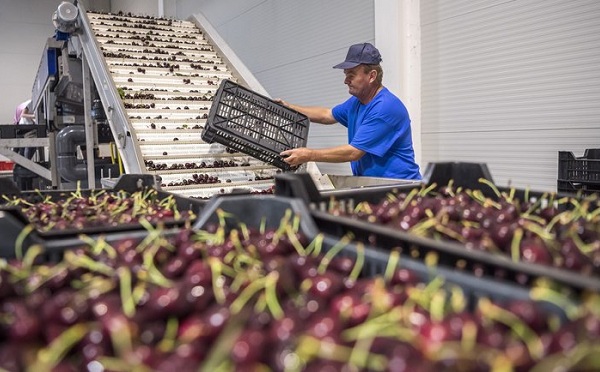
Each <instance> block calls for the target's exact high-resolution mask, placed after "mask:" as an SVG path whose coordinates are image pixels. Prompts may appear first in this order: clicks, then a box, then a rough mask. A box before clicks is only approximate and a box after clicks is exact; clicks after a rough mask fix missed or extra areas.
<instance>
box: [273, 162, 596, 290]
mask: <svg viewBox="0 0 600 372" xmlns="http://www.w3.org/2000/svg"><path fill="white" fill-rule="evenodd" d="M436 166H438V167H439V166H440V165H439V164H438V165H436ZM441 173H444V172H441ZM437 181H438V182H439V184H440V185H445V184H447V183H448V181H449V180H444V179H442V178H438V179H437ZM463 181H464V180H463ZM455 185H456V186H462V187H468V188H473V189H480V190H483V193H484V194H487V196H489V197H493V196H494V195H495V193H493V192H492V189H491V188H490V187H489V186H487V185H485V184H481V183H479V185H480V186H478V185H477V184H470V182H467V183H466V184H463V183H462V182H455ZM420 187H421V186H420V185H419V186H414V185H412V186H411V185H408V186H405V187H402V186H399V187H387V188H378V189H357V190H344V191H343V192H340V193H335V194H331V193H329V194H326V193H320V192H319V191H318V190H317V189H316V187H315V185H314V183H313V181H312V178H311V177H310V176H309V175H308V174H303V173H297V174H285V175H278V176H276V182H275V193H276V194H277V195H282V194H285V195H287V196H291V197H298V198H301V199H302V200H304V201H305V202H306V203H307V205H308V206H309V207H310V209H311V215H312V217H313V219H314V220H315V222H316V223H317V226H318V228H319V230H320V231H322V232H324V233H326V234H328V235H330V236H332V237H338V238H339V237H340V236H343V235H344V234H347V233H352V234H353V235H354V236H355V237H356V239H357V240H359V241H362V242H364V243H365V244H370V245H371V246H373V247H376V248H379V249H383V250H390V249H396V248H398V249H402V250H403V251H404V252H405V253H406V254H407V255H410V256H412V257H415V258H417V259H419V260H424V259H425V258H426V256H427V255H428V254H430V253H431V254H435V255H436V256H437V260H438V262H439V263H440V266H444V267H448V268H452V269H454V270H463V271H470V272H477V273H479V275H480V276H482V277H483V276H485V277H491V278H496V279H497V280H505V281H510V282H513V283H519V284H521V285H531V284H533V283H534V282H535V281H537V280H538V279H541V278H549V279H552V280H554V281H555V282H557V283H561V284H564V285H566V286H568V287H570V288H574V289H576V290H577V291H584V290H588V289H589V290H593V291H597V292H598V291H600V277H599V276H586V275H582V274H580V273H577V272H571V271H567V270H564V269H559V268H555V267H551V266H543V265H538V264H530V263H524V262H514V261H512V260H511V259H510V257H508V256H504V255H499V254H494V253H490V252H483V251H474V250H468V249H466V247H465V246H464V245H462V244H460V243H457V242H451V241H438V240H435V239H432V238H426V237H419V236H415V235H412V234H409V233H407V232H403V231H398V230H396V229H394V228H392V227H390V226H385V225H379V224H373V223H369V222H367V221H365V220H360V219H355V218H351V217H349V216H335V215H332V214H330V213H328V212H326V210H327V209H328V207H329V206H330V205H335V206H336V208H338V209H340V210H341V211H351V210H353V209H354V208H355V206H356V205H357V204H358V203H360V202H364V201H367V202H370V203H377V202H379V201H381V200H384V198H386V197H387V196H388V195H389V193H390V192H392V193H393V192H396V191H402V192H409V191H410V190H411V189H413V188H420ZM498 189H499V191H500V192H506V193H510V191H511V190H509V189H507V188H498ZM514 195H515V197H516V198H518V199H520V200H531V201H534V200H536V199H539V198H541V197H543V196H544V193H541V192H531V191H528V190H515V191H514ZM562 196H565V195H561V194H558V195H557V197H562ZM332 203H334V204H332Z"/></svg>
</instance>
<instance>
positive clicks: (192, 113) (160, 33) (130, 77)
mask: <svg viewBox="0 0 600 372" xmlns="http://www.w3.org/2000/svg"><path fill="white" fill-rule="evenodd" d="M86 14H87V18H88V20H89V23H90V26H91V29H92V31H93V33H94V35H95V40H96V43H97V44H98V46H99V48H100V50H101V52H102V54H103V56H104V61H105V63H106V66H107V67H108V70H109V72H110V75H111V77H112V80H113V83H114V84H115V87H116V88H117V89H118V90H119V91H120V93H121V96H122V102H123V106H124V107H125V111H126V115H127V119H128V121H129V126H130V128H132V129H133V131H134V132H135V135H134V137H135V138H137V141H138V142H137V145H138V147H139V150H138V151H140V152H141V154H140V157H141V158H142V159H143V161H144V165H145V167H146V169H145V171H146V172H148V173H151V174H155V175H157V176H160V179H161V183H162V188H163V189H164V190H166V191H170V192H175V193H179V194H183V195H185V196H192V197H209V196H212V195H214V194H217V193H223V192H229V191H231V190H232V189H235V188H245V189H250V190H252V191H255V192H264V190H266V189H269V188H271V187H272V186H273V176H274V174H276V173H278V172H280V170H279V169H277V168H275V167H272V166H270V165H268V164H265V163H263V162H261V161H259V160H256V159H253V158H251V157H249V156H248V155H244V154H241V153H231V150H229V149H227V148H225V147H224V146H222V145H219V144H207V143H204V142H203V141H202V139H201V136H200V134H201V132H202V129H203V127H204V125H205V123H206V119H207V118H208V112H209V109H210V107H211V104H212V99H213V94H214V93H215V92H216V90H217V89H218V86H219V84H220V82H221V80H222V79H230V80H233V81H236V78H235V76H233V74H232V73H231V72H230V71H231V69H230V68H229V67H228V66H227V64H226V63H225V62H224V59H223V58H222V57H221V56H219V54H218V53H217V52H216V51H215V50H214V48H213V47H212V46H211V45H210V43H209V42H208V41H207V39H205V38H204V36H203V34H202V32H201V30H199V29H198V28H197V27H196V26H195V25H194V24H193V23H192V22H188V21H179V20H169V19H162V18H148V17H136V16H130V15H127V16H122V15H115V14H101V13H93V12H87V13H86ZM209 180H210V181H209Z"/></svg>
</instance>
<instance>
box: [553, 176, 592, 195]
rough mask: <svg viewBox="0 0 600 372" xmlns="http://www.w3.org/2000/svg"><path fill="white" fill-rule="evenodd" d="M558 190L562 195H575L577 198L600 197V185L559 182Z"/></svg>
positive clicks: (557, 182) (557, 184) (557, 183)
mask: <svg viewBox="0 0 600 372" xmlns="http://www.w3.org/2000/svg"><path fill="white" fill-rule="evenodd" d="M556 190H557V191H558V192H560V193H566V194H573V195H575V196H577V195H579V196H590V195H593V194H599V195H600V183H598V184H595V183H586V182H573V181H568V180H557V181H556Z"/></svg>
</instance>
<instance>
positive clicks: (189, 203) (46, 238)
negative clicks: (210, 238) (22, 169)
mask: <svg viewBox="0 0 600 372" xmlns="http://www.w3.org/2000/svg"><path fill="white" fill-rule="evenodd" d="M0 186H2V185H0ZM6 186H7V187H3V188H2V190H0V231H1V234H2V240H1V241H0V257H2V258H12V257H15V249H16V248H17V245H20V246H21V247H20V248H19V249H22V250H23V251H25V250H26V249H27V248H28V247H29V246H31V245H33V244H42V245H45V246H47V247H54V246H56V247H69V246H76V245H78V244H80V243H81V240H80V239H79V235H80V234H86V235H90V236H98V235H101V234H103V235H105V234H114V233H119V232H123V231H135V230H145V228H144V227H143V225H141V224H140V223H138V222H131V223H128V224H119V225H117V226H90V227H86V228H84V229H76V228H66V229H64V230H49V231H41V230H37V229H34V230H32V231H31V232H30V233H29V234H27V235H26V236H24V238H25V240H24V241H23V242H22V243H18V242H19V239H20V238H19V236H20V234H21V231H23V230H24V229H25V228H26V226H28V225H29V224H30V221H29V220H28V219H27V217H26V216H25V215H24V214H23V213H22V212H21V210H20V208H18V207H14V206H6V205H2V204H1V203H3V202H5V201H6V200H5V199H4V198H3V196H6V197H7V198H12V197H13V196H14V197H19V198H23V199H26V200H28V201H30V202H32V203H37V202H41V201H43V200H45V199H46V198H49V199H50V200H52V201H57V200H64V199H66V198H68V197H70V196H71V195H72V193H73V192H74V190H68V191H67V190H50V191H37V192H33V191H32V192H29V191H28V192H20V191H18V190H17V189H15V188H11V187H9V184H7V185H6ZM155 186H156V184H155V179H154V176H153V175H149V174H142V175H136V174H127V175H123V176H121V177H120V178H119V180H118V181H117V182H116V184H115V186H114V187H113V188H112V189H108V190H106V191H121V190H122V191H125V192H135V191H140V190H147V189H154V188H155ZM101 190H102V189H97V190H91V189H85V190H80V193H81V195H82V196H89V195H92V194H93V193H96V192H99V191H101ZM168 197H172V198H173V200H174V202H175V205H176V207H177V210H178V211H180V212H183V211H189V212H193V214H195V215H196V216H198V215H199V214H200V211H201V210H202V208H203V207H204V205H205V204H206V201H205V200H200V199H193V198H186V197H182V196H179V195H176V194H172V193H169V192H166V191H162V190H156V198H157V199H158V200H162V199H165V198H168ZM193 222H194V221H188V220H186V219H175V218H165V219H164V220H163V221H161V223H163V224H164V226H165V227H166V228H174V227H181V226H184V225H185V224H186V223H190V224H191V223H193ZM153 225H156V224H153Z"/></svg>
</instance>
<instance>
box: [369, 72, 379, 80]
mask: <svg viewBox="0 0 600 372" xmlns="http://www.w3.org/2000/svg"><path fill="white" fill-rule="evenodd" d="M370 75H371V76H370V77H369V83H372V82H374V81H375V78H377V71H375V70H371V73H370Z"/></svg>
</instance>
